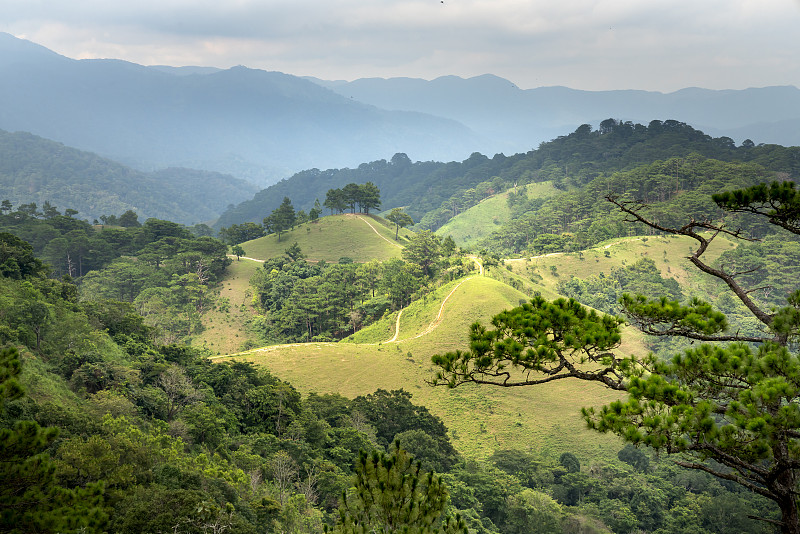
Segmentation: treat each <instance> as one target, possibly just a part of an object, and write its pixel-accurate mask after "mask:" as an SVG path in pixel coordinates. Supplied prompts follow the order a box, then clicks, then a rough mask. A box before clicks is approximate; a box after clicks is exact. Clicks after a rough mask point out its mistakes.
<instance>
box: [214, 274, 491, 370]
mask: <svg viewBox="0 0 800 534" xmlns="http://www.w3.org/2000/svg"><path fill="white" fill-rule="evenodd" d="M256 261H258V260H256ZM479 265H480V264H479ZM481 270H483V269H481ZM473 278H475V277H474V276H470V277H469V278H465V279H463V280H461V281H460V282H459V283H458V284H456V285H455V287H453V289H451V290H450V293H448V294H447V296H446V297H445V298H444V300H443V301H442V304H441V306H439V313H438V314H437V315H436V318H435V319H434V320H433V321H431V323H430V324H429V325H428V327H427V328H426V329H425V330H423V331H422V332H420V333H419V334H417V335H416V336H412V337H409V338H406V339H402V340H398V339H397V338H398V337H399V336H400V317H401V316H402V315H403V310H400V313H398V314H397V320H396V321H395V326H394V336H392V339H390V340H388V341H382V342H380V343H358V345H368V346H369V345H383V344H386V343H402V342H403V341H410V340H412V339H418V338H421V337H422V336H426V335H428V334H430V333H431V332H433V331H434V330H436V328H437V327H438V326H439V324H441V322H442V314H443V313H444V306H445V304H447V301H448V299H449V298H450V297H451V296H453V293H455V292H456V290H458V288H459V287H461V284H463V283H464V282H468V281H469V280H472V279H473ZM404 309H405V308H404ZM308 345H316V346H318V347H324V346H332V345H336V342H320V341H317V342H312V343H286V344H283V345H269V346H266V347H261V348H258V349H252V350H248V351H244V352H239V353H236V354H227V355H224V356H212V357H210V358H209V359H211V360H216V359H220V358H231V357H234V356H242V355H244V354H250V353H254V352H272V351H275V350H279V349H282V348H285V347H302V346H308Z"/></svg>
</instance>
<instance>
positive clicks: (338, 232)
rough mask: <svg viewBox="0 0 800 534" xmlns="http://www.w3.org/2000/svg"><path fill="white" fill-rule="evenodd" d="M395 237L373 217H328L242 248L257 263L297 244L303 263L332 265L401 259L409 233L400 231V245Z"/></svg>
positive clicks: (247, 243) (388, 227)
mask: <svg viewBox="0 0 800 534" xmlns="http://www.w3.org/2000/svg"><path fill="white" fill-rule="evenodd" d="M394 235H395V231H394V226H392V225H391V223H389V222H388V221H386V220H385V219H382V218H380V217H377V216H375V215H364V214H355V215H351V214H344V215H330V216H327V217H322V218H321V219H319V221H318V222H316V223H305V224H301V225H299V226H296V227H295V229H294V230H290V231H288V232H285V233H284V234H283V235H282V236H281V240H280V241H278V239H277V236H276V235H275V234H272V235H268V236H266V237H260V238H258V239H253V240H252V241H246V242H244V243H242V244H241V246H242V248H243V249H244V251H245V255H246V256H248V257H250V258H255V259H259V260H264V259H268V258H274V257H276V256H281V255H283V252H284V251H285V250H286V249H287V248H288V247H289V246H290V245H291V244H292V243H294V242H295V241H297V244H298V245H299V246H300V249H301V250H302V251H303V254H305V255H306V259H307V260H308V261H312V262H317V261H320V260H325V261H326V262H328V263H334V262H337V261H339V258H342V257H348V258H351V259H352V260H353V261H355V262H366V261H369V260H372V259H376V260H379V261H385V260H388V259H391V258H399V257H400V250H401V249H402V246H403V244H404V243H406V242H407V240H408V236H409V235H411V231H409V230H406V229H401V230H400V237H399V241H395V240H394Z"/></svg>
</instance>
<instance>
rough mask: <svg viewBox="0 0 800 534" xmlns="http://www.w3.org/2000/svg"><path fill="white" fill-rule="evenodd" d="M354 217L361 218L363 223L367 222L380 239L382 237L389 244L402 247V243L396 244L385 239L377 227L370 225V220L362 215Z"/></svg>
mask: <svg viewBox="0 0 800 534" xmlns="http://www.w3.org/2000/svg"><path fill="white" fill-rule="evenodd" d="M356 217H358V218H359V219H361V220H362V221H364V222H365V223H367V224H368V225H369V227H370V228H372V231H373V232H375V233H376V234H378V237H380V238H381V239H383V240H384V241H386V242H387V243H389V244H390V245H394V246H396V247H397V248H403V246H402V245H398V244H397V243H394V242H392V240H391V239H387V238H386V237H385V236H384V235H382V234H381V233H380V232H379V231H378V229H377V228H375V227H374V226H372V223H371V222H369V221H368V220H366V219H365V218H364V217H362V216H361V215H356Z"/></svg>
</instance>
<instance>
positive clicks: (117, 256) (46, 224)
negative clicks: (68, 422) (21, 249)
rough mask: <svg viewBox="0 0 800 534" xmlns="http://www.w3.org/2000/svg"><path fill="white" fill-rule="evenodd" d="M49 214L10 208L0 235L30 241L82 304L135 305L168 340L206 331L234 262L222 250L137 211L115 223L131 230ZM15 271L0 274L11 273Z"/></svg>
mask: <svg viewBox="0 0 800 534" xmlns="http://www.w3.org/2000/svg"><path fill="white" fill-rule="evenodd" d="M44 208H45V209H44V211H43V212H42V214H41V215H40V216H37V215H36V214H35V213H32V211H35V206H20V207H19V208H17V209H16V210H14V209H13V207H12V206H11V204H10V202H5V203H4V204H3V207H2V209H3V214H2V215H0V230H6V231H9V232H13V234H15V235H19V236H21V237H22V238H23V239H27V240H28V241H30V242H31V243H32V245H30V246H31V255H34V254H37V255H40V256H41V257H42V258H43V259H44V261H45V262H46V263H48V269H49V271H47V272H48V274H49V275H50V276H55V277H62V276H64V277H67V279H74V280H76V281H78V282H79V283H80V298H81V299H83V300H96V301H99V300H107V299H113V300H119V301H124V302H129V303H132V304H134V305H135V306H136V309H137V310H138V312H139V313H140V314H142V315H143V316H145V317H146V320H147V323H148V324H149V325H150V326H153V327H157V330H156V331H155V334H154V335H157V336H159V338H160V339H162V340H164V341H177V340H180V339H183V338H184V337H185V336H188V335H191V334H192V333H195V332H197V331H198V330H199V329H200V328H202V326H201V323H200V315H201V314H202V313H203V311H204V310H206V309H208V308H209V307H210V306H212V305H213V302H214V298H215V285H216V284H217V282H218V281H219V280H220V278H221V277H222V275H223V273H224V271H225V269H226V267H227V266H228V265H230V263H231V260H230V259H229V258H228V257H227V246H226V245H225V244H224V243H222V242H221V241H219V240H218V239H215V238H213V237H209V236H205V235H203V236H197V235H195V234H194V233H193V232H192V230H193V229H189V228H187V227H185V226H183V225H180V224H177V223H174V222H171V221H163V220H160V219H148V220H147V221H145V222H144V224H140V223H139V222H138V218H137V216H136V214H135V213H134V212H126V213H123V214H122V215H121V216H119V217H116V216H115V217H114V219H115V221H114V222H117V223H120V222H124V223H127V224H129V226H105V225H104V226H102V227H94V226H92V225H90V224H89V223H88V222H86V221H83V220H80V219H75V218H74V217H73V215H74V213H71V211H74V210H66V212H65V213H66V214H64V215H62V214H60V213H58V211H57V210H54V209H51V208H52V207H51V206H49V204H46V205H45V206H44ZM51 211H55V212H54V213H51ZM108 219H110V217H108V218H106V220H107V221H108ZM4 235H8V234H4ZM28 241H24V242H25V243H26V244H27V243H28ZM3 265H5V262H4V263H3ZM17 267H18V266H14V265H11V264H9V265H5V266H4V267H0V269H2V270H3V271H5V272H7V273H11V272H14V271H16V269H17ZM42 326H43V328H44V327H45V326H46V325H45V324H43V325H42ZM44 329H45V330H46V328H44Z"/></svg>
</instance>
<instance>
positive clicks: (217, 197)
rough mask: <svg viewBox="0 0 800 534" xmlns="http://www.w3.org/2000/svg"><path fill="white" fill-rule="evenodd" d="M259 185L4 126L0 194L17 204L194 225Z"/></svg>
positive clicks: (86, 216) (0, 146)
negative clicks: (153, 166) (121, 157)
mask: <svg viewBox="0 0 800 534" xmlns="http://www.w3.org/2000/svg"><path fill="white" fill-rule="evenodd" d="M257 189H258V188H257V187H256V186H254V185H253V184H251V183H249V182H246V181H244V180H241V179H238V178H234V177H233V176H229V175H223V174H220V173H217V172H212V171H201V170H194V169H184V168H167V169H160V170H158V171H153V172H143V171H139V170H135V169H131V168H130V167H126V166H125V165H122V164H120V163H117V162H116V161H112V160H109V159H105V158H102V157H100V156H98V155H97V154H94V153H91V152H86V151H82V150H78V149H75V148H70V147H68V146H64V145H63V144H61V143H57V142H55V141H50V140H48V139H43V138H41V137H38V136H36V135H33V134H30V133H27V132H15V133H9V132H6V131H3V130H0V199H2V200H9V201H11V203H12V204H13V205H14V206H19V205H20V204H29V203H31V202H33V203H35V204H37V205H38V206H39V207H41V206H42V205H43V204H44V203H45V202H50V204H51V205H53V206H56V207H57V208H58V209H59V210H60V211H62V212H63V211H64V210H65V209H67V208H71V209H74V210H77V211H78V218H81V219H88V220H89V221H92V220H93V219H97V218H100V216H101V215H121V214H122V213H124V212H125V211H127V210H134V211H135V212H136V213H137V214H138V215H139V220H140V221H142V222H144V221H145V219H147V218H149V217H156V218H159V219H168V220H172V221H175V222H180V223H183V224H194V223H200V222H206V221H211V220H213V219H216V218H217V217H218V216H219V214H220V213H222V212H223V211H224V210H225V209H227V208H228V207H229V204H237V203H239V202H242V201H243V200H246V199H248V198H251V197H252V196H253V194H255V192H256V190H257Z"/></svg>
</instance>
